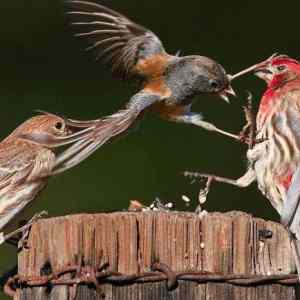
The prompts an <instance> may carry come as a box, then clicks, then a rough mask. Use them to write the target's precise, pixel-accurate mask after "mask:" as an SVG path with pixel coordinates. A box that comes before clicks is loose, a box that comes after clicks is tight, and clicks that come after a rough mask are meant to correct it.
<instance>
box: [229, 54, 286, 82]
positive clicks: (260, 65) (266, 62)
mask: <svg viewBox="0 0 300 300" xmlns="http://www.w3.org/2000/svg"><path fill="white" fill-rule="evenodd" d="M279 56H280V55H278V54H277V53H275V54H273V55H271V56H270V57H269V58H267V59H266V60H264V61H262V62H260V63H258V64H255V65H253V66H251V67H249V68H246V69H244V70H242V71H240V72H238V73H236V74H234V75H229V76H228V77H229V81H230V82H231V81H232V80H234V79H235V78H238V77H240V76H242V75H245V74H248V73H251V72H253V73H254V74H255V75H256V76H258V77H259V75H258V74H256V73H259V71H262V70H266V69H268V68H269V67H270V63H271V62H272V60H273V59H274V58H275V57H279ZM260 75H261V74H260ZM262 76H264V75H262ZM260 78H262V77H260ZM265 78H266V77H265Z"/></svg>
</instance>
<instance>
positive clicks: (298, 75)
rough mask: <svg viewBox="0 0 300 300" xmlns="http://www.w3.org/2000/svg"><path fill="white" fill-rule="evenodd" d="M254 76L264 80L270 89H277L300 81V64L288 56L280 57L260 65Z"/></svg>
mask: <svg viewBox="0 0 300 300" xmlns="http://www.w3.org/2000/svg"><path fill="white" fill-rule="evenodd" d="M254 74H255V75H256V76H257V77H259V78H261V79H263V80H264V81H265V82H266V83H267V85H268V86H269V87H277V86H280V85H282V84H283V83H287V82H289V81H291V80H295V79H300V63H299V62H298V61H297V60H295V59H292V58H290V57H288V56H286V55H278V56H274V57H272V58H271V59H269V60H267V61H266V62H265V63H262V64H261V65H259V66H258V67H257V68H256V69H255V70H254Z"/></svg>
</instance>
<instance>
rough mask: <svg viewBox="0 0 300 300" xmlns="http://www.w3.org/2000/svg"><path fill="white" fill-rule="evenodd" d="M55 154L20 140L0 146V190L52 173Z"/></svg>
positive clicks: (12, 140)
mask: <svg viewBox="0 0 300 300" xmlns="http://www.w3.org/2000/svg"><path fill="white" fill-rule="evenodd" d="M54 159H55V157H54V154H53V152H51V151H50V150H48V149H45V148H42V147H38V146H36V145H33V144H30V143H28V142H27V141H23V140H20V139H11V140H7V141H5V142H4V143H1V144H0V190H1V189H3V188H4V187H5V186H7V185H8V184H19V183H23V182H25V181H30V180H35V179H36V178H38V177H39V176H45V175H44V174H47V173H50V171H51V169H52V167H53V164H54Z"/></svg>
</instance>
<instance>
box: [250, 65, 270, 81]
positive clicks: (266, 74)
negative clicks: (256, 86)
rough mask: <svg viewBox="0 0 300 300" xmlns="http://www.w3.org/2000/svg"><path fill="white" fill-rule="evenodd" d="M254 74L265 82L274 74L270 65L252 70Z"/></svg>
mask: <svg viewBox="0 0 300 300" xmlns="http://www.w3.org/2000/svg"><path fill="white" fill-rule="evenodd" d="M254 75H255V76H257V77H258V78H260V79H263V80H264V81H266V82H270V81H271V80H272V78H273V76H274V74H273V72H272V69H271V67H270V66H266V67H264V68H258V69H257V70H255V71H254Z"/></svg>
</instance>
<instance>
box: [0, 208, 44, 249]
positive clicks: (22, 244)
mask: <svg viewBox="0 0 300 300" xmlns="http://www.w3.org/2000/svg"><path fill="white" fill-rule="evenodd" d="M47 214H48V213H47V212H46V211H42V212H40V213H37V214H35V215H34V216H33V217H32V218H31V219H30V220H29V222H27V223H26V224H25V225H24V226H22V227H20V228H18V229H16V230H15V231H13V232H11V233H8V234H6V235H4V233H3V232H1V233H0V245H1V244H3V243H4V242H6V241H15V239H14V238H13V237H14V236H16V235H18V234H19V233H22V237H21V239H19V240H18V245H17V246H18V249H22V248H26V244H27V239H28V236H29V232H30V229H31V226H32V225H33V224H34V223H35V222H36V221H38V220H39V219H40V218H42V217H43V216H45V215H47ZM12 244H13V245H14V244H15V243H14V242H13V243H12Z"/></svg>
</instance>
